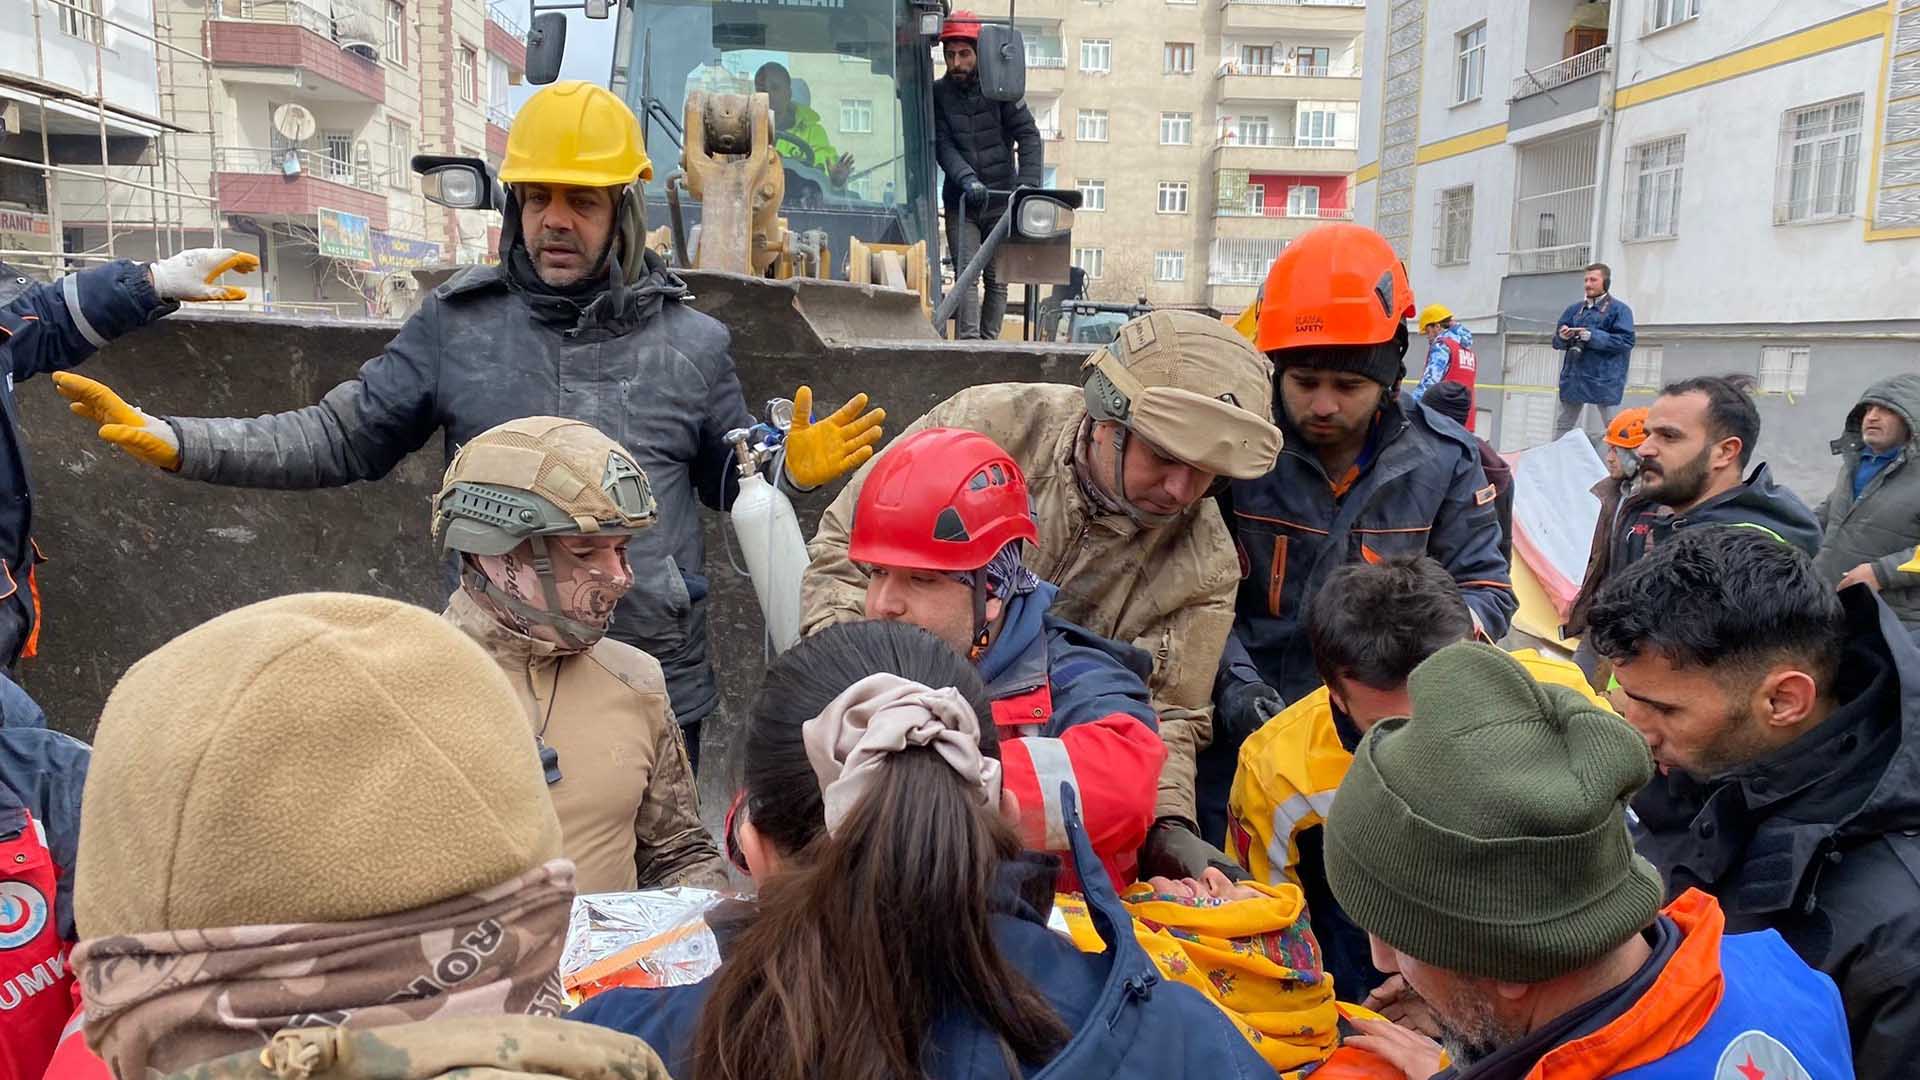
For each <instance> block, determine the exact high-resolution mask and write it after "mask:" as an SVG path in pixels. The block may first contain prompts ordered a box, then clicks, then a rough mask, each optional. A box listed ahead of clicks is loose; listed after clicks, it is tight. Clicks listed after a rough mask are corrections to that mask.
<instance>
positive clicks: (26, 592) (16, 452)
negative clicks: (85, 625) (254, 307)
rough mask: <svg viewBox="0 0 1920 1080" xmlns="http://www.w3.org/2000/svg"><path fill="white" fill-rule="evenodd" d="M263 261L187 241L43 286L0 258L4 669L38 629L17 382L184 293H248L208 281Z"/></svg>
mask: <svg viewBox="0 0 1920 1080" xmlns="http://www.w3.org/2000/svg"><path fill="white" fill-rule="evenodd" d="M259 265H260V260H258V259H256V258H254V257H253V256H252V255H245V254H241V253H240V252H237V251H234V250H232V249H230V248H191V249H189V250H186V251H182V252H180V253H179V254H177V255H170V256H168V257H167V258H164V259H161V260H160V261H159V262H154V263H136V262H129V261H128V260H126V259H119V260H116V261H114V262H110V263H102V264H101V265H99V266H92V267H88V268H87V269H85V270H82V271H80V272H78V273H73V274H68V275H67V276H65V277H63V278H61V279H60V280H59V281H56V282H54V283H52V284H40V283H36V282H34V281H31V280H29V279H28V278H27V277H26V275H24V274H21V273H19V272H18V271H16V270H15V269H14V268H13V267H10V266H8V265H7V264H5V263H0V361H4V374H5V376H6V387H5V389H4V390H0V410H3V411H4V412H5V420H4V421H3V422H0V429H4V431H3V432H0V477H3V478H4V479H0V483H4V484H5V485H6V496H7V497H6V500H5V501H6V509H5V510H3V511H0V668H6V669H8V670H12V668H13V666H14V665H15V664H16V663H18V662H19V660H20V659H21V658H22V657H23V656H32V655H34V653H35V652H36V651H38V650H37V645H38V641H39V636H40V635H39V629H40V587H39V583H38V582H37V581H35V580H34V566H35V564H36V563H38V562H39V561H40V560H41V555H40V550H39V548H38V547H37V546H35V544H34V542H33V479H32V477H30V476H28V475H27V453H26V447H25V446H23V445H22V444H21V440H20V432H19V430H18V429H17V428H15V427H14V420H15V417H16V416H17V415H18V413H19V410H18V408H17V407H16V406H15V405H14V402H13V387H14V384H15V383H18V382H23V381H25V380H27V379H31V378H33V377H34V376H35V375H39V374H42V373H44V372H53V371H64V370H65V369H67V368H70V367H73V366H75V365H76V364H79V363H80V362H81V361H83V360H85V359H86V358H87V357H89V356H92V355H93V352H94V350H95V349H98V348H100V347H101V346H102V345H105V344H106V343H107V342H109V341H112V340H113V339H114V338H117V337H119V336H120V335H122V334H125V333H127V332H128V331H130V330H134V329H137V328H139V327H142V326H145V325H146V324H148V323H150V322H152V321H153V320H155V319H157V318H159V317H161V316H162V315H168V314H172V313H173V312H174V311H176V310H178V309H179V307H180V301H182V300H244V299H246V297H247V293H246V290H245V289H240V288H236V287H234V286H232V285H217V284H214V281H213V279H214V278H216V277H219V276H220V275H221V274H224V273H226V272H227V271H228V270H236V271H238V272H240V273H243V274H244V273H248V272H250V271H252V270H254V269H256V268H257V267H259Z"/></svg>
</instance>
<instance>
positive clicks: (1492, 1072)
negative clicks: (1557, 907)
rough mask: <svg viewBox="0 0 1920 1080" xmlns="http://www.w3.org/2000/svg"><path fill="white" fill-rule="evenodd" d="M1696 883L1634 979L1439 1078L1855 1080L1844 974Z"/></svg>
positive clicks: (1654, 935)
mask: <svg viewBox="0 0 1920 1080" xmlns="http://www.w3.org/2000/svg"><path fill="white" fill-rule="evenodd" d="M1729 929H1730V926H1729V924H1728V920H1727V918H1726V916H1724V915H1723V914H1722V913H1721V911H1720V909H1719V908H1718V907H1717V906H1716V905H1715V904H1714V901H1713V898H1712V897H1710V896H1707V895H1705V894H1703V893H1699V892H1689V893H1687V894H1686V895H1684V896H1682V897H1680V898H1679V899H1678V900H1675V901H1674V902H1673V903H1672V904H1670V905H1668V907H1667V909H1666V910H1665V911H1663V912H1661V914H1660V917H1659V918H1658V919H1657V920H1655V922H1654V924H1653V926H1651V927H1649V928H1648V929H1647V930H1645V931H1643V936H1644V937H1645V938H1646V940H1647V944H1648V946H1649V947H1650V948H1651V950H1652V955H1651V956H1650V957H1648V958H1647V961H1646V962H1645V963H1644V964H1642V965H1641V966H1640V969H1639V970H1638V971H1636V972H1634V973H1633V975H1632V976H1630V977H1629V978H1628V979H1627V981H1626V982H1624V983H1621V984H1620V985H1619V986H1616V987H1614V988H1613V989H1611V990H1608V991H1607V992H1606V993H1604V994H1602V995H1600V996H1599V997H1597V998H1594V999H1593V1000H1591V1001H1589V1002H1586V1003H1585V1004H1582V1005H1580V1006H1577V1007H1576V1008H1574V1009H1571V1010H1569V1011H1568V1012H1566V1013H1563V1014H1561V1015H1560V1016H1558V1017H1555V1018H1554V1019H1552V1020H1549V1021H1547V1022H1546V1023H1543V1024H1541V1025H1540V1026H1538V1027H1536V1028H1535V1029H1534V1030H1533V1031H1531V1032H1529V1033H1528V1034H1527V1035H1526V1036H1525V1037H1524V1038H1522V1039H1520V1040H1519V1041H1518V1042H1514V1043H1510V1044H1508V1045H1507V1046H1503V1047H1501V1048H1500V1049H1499V1050H1497V1051H1495V1052H1494V1053H1493V1054H1491V1055H1490V1056H1488V1057H1485V1058H1482V1059H1481V1060H1479V1061H1477V1062H1475V1063H1474V1064H1472V1065H1470V1066H1466V1067H1463V1068H1457V1069H1447V1070H1446V1071H1444V1072H1441V1073H1439V1074H1438V1075H1436V1076H1435V1077H1434V1080H1601V1078H1603V1077H1618V1078H1620V1080H1848V1078H1850V1077H1852V1076H1853V1069H1852V1064H1851V1062H1849V1061H1848V1054H1847V1042H1846V1039H1847V1033H1846V1018H1845V1017H1844V1016H1842V1015H1841V1012H1840V1002H1839V997H1838V995H1837V994H1835V993H1834V989H1833V982H1832V981H1831V980H1830V979H1827V978H1826V977H1825V976H1823V975H1821V974H1820V973H1818V972H1815V971H1809V970H1808V969H1807V965H1806V964H1805V963H1803V962H1802V961H1801V960H1800V958H1799V957H1797V956H1795V955H1793V952H1792V950H1790V949H1788V948H1787V947H1786V945H1785V943H1783V942H1782V941H1781V940H1780V936H1779V935H1778V934H1775V933H1773V932H1772V931H1770V930H1763V931H1760V932H1758V933H1750V934H1741V933H1728V932H1727V931H1728V930H1729Z"/></svg>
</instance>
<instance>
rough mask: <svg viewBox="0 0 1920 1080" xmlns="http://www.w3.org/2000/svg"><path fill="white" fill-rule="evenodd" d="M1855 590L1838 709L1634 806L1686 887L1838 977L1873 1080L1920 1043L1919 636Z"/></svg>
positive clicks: (1902, 1063)
mask: <svg viewBox="0 0 1920 1080" xmlns="http://www.w3.org/2000/svg"><path fill="white" fill-rule="evenodd" d="M1841 602H1842V603H1843V604H1844V605H1845V607H1846V615H1847V628H1848V633H1847V646H1846V653H1845V657H1844V659H1843V660H1842V661H1841V666H1840V674H1839V677H1838V678H1837V679H1836V680H1835V686H1834V688H1833V692H1834V696H1835V697H1836V698H1838V703H1837V704H1836V706H1835V708H1834V711H1833V713H1832V714H1831V715H1829V716H1828V717H1827V719H1826V720H1825V721H1824V722H1823V723H1821V724H1820V725H1819V726H1818V727H1816V728H1814V729H1813V730H1812V731H1809V732H1807V733H1806V734H1805V735H1802V736H1801V737H1800V738H1799V739H1797V740H1795V741H1794V742H1793V743H1792V744H1790V745H1788V746H1787V747H1786V748H1784V749H1782V750H1780V751H1779V752H1777V753H1775V754H1773V755H1772V756H1771V757H1767V758H1763V759H1761V760H1760V761H1757V762H1755V763H1753V764H1752V765H1748V766H1746V767H1745V768H1742V769H1740V770H1738V771H1736V772H1734V773H1732V774H1730V775H1727V776H1723V777H1719V778H1717V779H1715V780H1712V781H1709V782H1704V783H1703V782H1698V781H1693V780H1690V779H1688V778H1687V777H1686V776H1684V775H1683V774H1680V773H1677V772H1676V773H1673V774H1671V775H1668V776H1664V777H1655V778H1654V782H1653V783H1652V784H1651V785H1649V786H1648V787H1647V789H1646V790H1644V791H1642V792H1641V793H1640V794H1639V795H1638V796H1637V797H1635V799H1634V801H1633V807H1634V811H1635V812H1636V813H1637V814H1638V815H1639V828H1640V829H1641V830H1642V831H1641V833H1640V837H1639V840H1640V850H1641V853H1642V854H1644V855H1646V856H1647V857H1648V858H1649V859H1652V860H1653V862H1654V865H1656V866H1658V867H1659V868H1660V872H1661V873H1662V874H1663V875H1665V877H1666V878H1667V882H1668V886H1669V890H1670V892H1671V894H1672V895H1678V894H1679V893H1681V892H1683V891H1685V890H1686V889H1687V888H1689V887H1697V888H1700V889H1703V890H1705V891H1707V892H1710V893H1712V894H1713V895H1714V896H1716V897H1718V898H1719V900H1720V906H1721V908H1722V909H1723V910H1725V912H1726V914H1727V930H1728V931H1729V932H1731V933H1743V932H1746V931H1750V930H1761V929H1769V928H1771V929H1773V930H1777V931H1779V932H1780V936H1782V937H1784V938H1785V939H1786V940H1787V944H1788V945H1791V946H1792V947H1793V950H1794V951H1795V952H1797V953H1799V954H1800V956H1801V958H1802V959H1804V960H1806V962H1807V963H1808V964H1810V965H1812V966H1813V967H1816V968H1819V969H1820V970H1821V971H1824V972H1826V973H1827V974H1828V975H1831V976H1832V977H1833V981H1834V982H1835V983H1837V984H1839V987H1840V996H1841V998H1842V1000H1843V1001H1844V1003H1845V1004H1846V1009H1847V1027H1848V1029H1849V1030H1850V1032H1851V1034H1852V1036H1853V1059H1854V1068H1855V1071H1856V1074H1857V1075H1858V1076H1859V1077H1860V1078H1861V1080H1895V1078H1901V1080H1905V1078H1908V1077H1911V1076H1913V1075H1914V1073H1913V1059H1914V1048H1915V1047H1920V650H1916V649H1915V647H1914V644H1913V641H1912V639H1911V638H1910V637H1909V636H1908V634H1907V632H1906V630H1905V629H1903V628H1902V627H1901V625H1900V620H1899V619H1897V618H1895V616H1894V613H1893V611H1892V610H1891V609H1889V608H1888V607H1887V606H1886V605H1885V604H1883V603H1880V602H1879V601H1878V600H1877V599H1876V598H1875V597H1874V595H1873V593H1872V592H1870V591H1869V590H1868V589H1867V588H1865V587H1864V586H1859V585H1856V586H1854V587H1853V588H1850V589H1848V590H1846V591H1845V592H1844V593H1842V594H1841Z"/></svg>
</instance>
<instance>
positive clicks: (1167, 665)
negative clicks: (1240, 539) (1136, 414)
mask: <svg viewBox="0 0 1920 1080" xmlns="http://www.w3.org/2000/svg"><path fill="white" fill-rule="evenodd" d="M1086 420H1087V410H1086V405H1085V399H1084V398H1083V397H1082V396H1081V390H1080V388H1079V387H1077V386H1055V385H1048V384H1043V383H994V384H991V385H987V386H975V387H972V388H969V389H966V390H962V391H960V392H959V393H958V394H955V395H954V396H952V397H950V398H948V399H947V400H946V401H944V402H941V403H940V404H939V405H936V406H934V408H933V411H931V412H929V413H927V415H925V416H923V417H921V418H920V419H918V420H915V421H914V422H913V423H912V424H910V425H908V426H907V428H906V429H905V430H904V431H902V432H901V433H900V435H903V436H904V435H910V434H912V433H913V432H916V431H921V430H923V429H926V428H930V427H957V428H966V429H968V430H971V431H978V432H981V433H983V434H985V435H987V436H988V437H989V438H991V439H993V441H994V442H996V443H999V444H1000V446H1001V447H1002V448H1003V449H1005V450H1006V451H1007V453H1009V454H1011V455H1013V459H1014V460H1015V461H1017V462H1019V463H1020V468H1021V469H1023V470H1025V472H1026V474H1027V490H1028V492H1029V493H1030V494H1031V496H1032V498H1033V511H1034V518H1035V521H1036V523H1037V524H1038V525H1039V529H1040V543H1039V545H1038V549H1037V551H1036V552H1035V553H1034V554H1033V555H1032V556H1031V557H1030V558H1028V560H1027V565H1028V566H1030V567H1032V568H1033V571H1034V572H1035V573H1037V574H1039V575H1040V576H1041V577H1042V578H1044V579H1046V580H1047V581H1050V582H1052V583H1054V584H1055V585H1058V586H1059V587H1060V592H1059V595H1058V596H1057V597H1055V599H1054V603H1053V614H1054V615H1056V616H1058V617H1060V618H1062V619H1066V620H1069V621H1071V622H1074V623H1078V624H1079V625H1081V626H1083V627H1086V628H1087V629H1088V630H1091V631H1092V632H1094V633H1096V634H1099V635H1100V636H1102V637H1108V638H1112V639H1114V640H1115V641H1119V642H1123V643H1125V644H1129V645H1133V646H1134V647H1136V648H1139V649H1143V650H1145V651H1146V653H1147V655H1148V656H1150V657H1152V658H1153V677H1152V679H1151V680H1149V683H1148V689H1149V690H1150V691H1151V692H1152V694H1153V707H1154V711H1155V712H1156V713H1157V714H1158V715H1159V717H1160V738H1161V740H1162V741H1163V742H1165V743H1166V746H1167V764H1166V768H1165V769H1164V770H1163V771H1162V772H1161V774H1160V796H1159V801H1158V804H1157V806H1156V809H1155V812H1156V814H1157V816H1160V817H1169V816H1171V817H1182V818H1188V819H1191V818H1192V817H1193V813H1194V808H1193V762H1194V755H1195V754H1197V753H1198V752H1199V749H1200V747H1202V746H1205V745H1206V744H1207V740H1208V739H1209V738H1210V737H1211V736H1212V729H1213V724H1212V708H1213V706H1212V701H1211V696H1210V695H1211V691H1212V687H1213V679H1214V673H1215V671H1216V670H1217V669H1218V667H1219V663H1220V653H1221V650H1222V649H1223V648H1224V647H1225V646H1226V642H1227V633H1228V630H1229V629H1230V628H1231V626H1232V624H1233V586H1234V581H1235V579H1236V578H1237V577H1238V576H1239V567H1238V566H1237V565H1236V563H1235V562H1234V557H1233V544H1232V541H1231V540H1230V539H1229V537H1228V535H1227V528H1226V526H1225V525H1224V524H1222V523H1221V521H1220V515H1219V512H1218V511H1217V510H1216V509H1215V508H1214V506H1213V505H1212V503H1211V501H1209V500H1204V499H1203V500H1201V502H1200V503H1199V504H1197V505H1196V506H1194V507H1193V508H1192V509H1191V510H1189V511H1188V512H1187V513H1185V514H1182V515H1180V516H1179V517H1178V518H1176V519H1175V520H1174V521H1172V522H1171V523H1169V524H1166V525H1162V526H1158V527H1152V528H1150V527H1146V526H1142V525H1140V524H1139V523H1137V522H1135V521H1134V520H1133V519H1132V518H1130V517H1128V516H1126V515H1125V514H1118V513H1105V512H1103V511H1102V510H1101V509H1100V508H1099V507H1097V506H1095V505H1093V504H1092V503H1091V502H1090V501H1089V500H1088V498H1087V496H1086V494H1085V493H1084V492H1083V491H1082V490H1081V488H1080V481H1079V479H1078V478H1077V477H1076V475H1075V471H1074V464H1073V459H1074V452H1075V448H1076V447H1077V446H1078V444H1079V440H1080V429H1081V426H1082V425H1083V424H1084V423H1085V422H1086ZM898 437H899V436H896V438H898ZM876 460H878V459H876ZM872 469H873V462H871V461H869V462H868V463H867V464H866V465H865V466H862V467H861V469H860V471H859V472H857V473H855V474H854V475H853V479H852V480H850V481H849V482H848V483H847V486H846V490H844V491H842V492H841V493H840V496H839V498H836V499H835V500H834V501H833V505H831V506H829V507H827V509H826V512H825V513H823V514H821V515H820V529H819V531H818V532H816V533H815V534H814V537H813V542H812V543H811V544H809V545H807V550H808V553H809V554H810V555H811V556H812V558H813V562H812V565H810V566H809V567H808V568H807V578H806V584H805V586H804V588H803V593H802V604H803V610H802V614H801V625H802V630H803V631H804V632H808V633H810V632H812V631H814V630H818V629H819V628H820V627H822V626H825V625H827V624H829V623H834V622H841V621H844V620H849V619H860V618H864V617H865V616H864V613H865V610H866V600H865V597H866V589H867V578H866V574H865V573H863V572H862V571H861V570H860V569H859V568H857V567H855V566H854V565H853V564H852V563H851V562H849V561H847V530H848V527H849V526H850V525H851V523H852V521H853V508H854V506H855V504H856V503H858V502H859V499H860V486H861V484H863V483H865V482H866V478H867V474H868V473H869V472H870V471H872Z"/></svg>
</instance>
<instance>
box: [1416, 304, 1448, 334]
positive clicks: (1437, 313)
mask: <svg viewBox="0 0 1920 1080" xmlns="http://www.w3.org/2000/svg"><path fill="white" fill-rule="evenodd" d="M1451 318H1453V312H1452V311H1450V310H1448V309H1447V306H1446V305H1445V304H1428V305H1427V306H1426V308H1425V310H1423V311H1421V312H1420V332H1421V333H1423V334H1424V333H1426V332H1427V327H1429V326H1432V325H1433V324H1434V323H1443V322H1446V321H1447V320H1448V319H1451Z"/></svg>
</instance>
